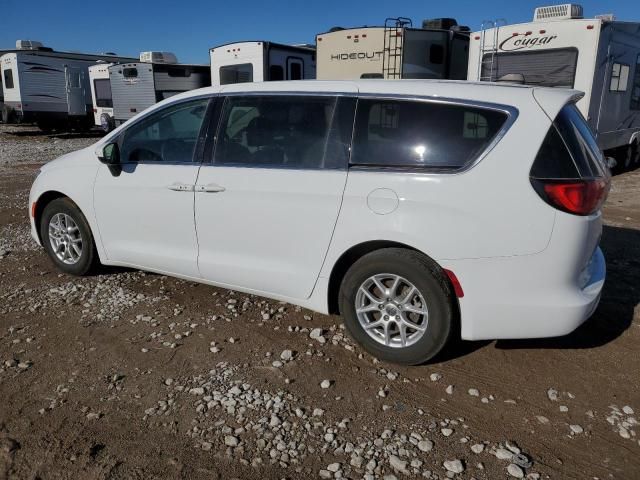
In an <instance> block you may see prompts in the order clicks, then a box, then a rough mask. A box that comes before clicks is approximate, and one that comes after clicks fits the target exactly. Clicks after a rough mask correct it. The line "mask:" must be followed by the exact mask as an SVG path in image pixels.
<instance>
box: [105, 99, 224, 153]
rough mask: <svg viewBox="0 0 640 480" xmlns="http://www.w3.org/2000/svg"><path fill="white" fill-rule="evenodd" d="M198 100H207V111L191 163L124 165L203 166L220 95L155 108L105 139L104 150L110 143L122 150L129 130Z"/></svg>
mask: <svg viewBox="0 0 640 480" xmlns="http://www.w3.org/2000/svg"><path fill="white" fill-rule="evenodd" d="M197 100H207V101H208V103H207V110H206V112H205V114H204V118H203V119H202V125H200V132H199V133H198V138H197V140H196V146H195V148H194V149H193V157H192V158H191V161H190V162H189V161H185V162H165V161H162V160H158V161H153V160H145V161H137V162H122V165H174V166H175V165H202V162H203V154H204V146H205V142H206V140H207V132H209V124H210V122H211V120H212V118H211V117H212V114H213V111H214V107H215V105H216V103H218V101H217V100H218V94H204V95H198V96H194V97H189V98H185V99H181V100H179V101H177V102H171V103H170V104H169V105H166V106H163V107H161V108H154V109H153V110H152V111H150V112H147V113H145V114H144V115H141V116H140V117H139V118H138V117H136V118H135V121H133V122H132V123H131V125H127V128H125V129H124V130H122V131H120V132H117V133H116V134H115V135H112V136H108V137H107V138H105V140H104V143H102V144H101V148H104V146H106V145H108V144H110V143H117V144H118V147H119V148H120V149H121V150H122V142H123V140H124V138H125V136H126V133H127V131H128V130H130V129H131V128H134V127H135V126H136V125H138V124H139V123H140V122H143V121H145V120H146V119H148V118H149V117H151V116H153V115H155V114H156V113H159V112H161V111H162V110H165V109H167V108H173V107H175V106H177V105H183V104H187V103H191V102H195V101H197Z"/></svg>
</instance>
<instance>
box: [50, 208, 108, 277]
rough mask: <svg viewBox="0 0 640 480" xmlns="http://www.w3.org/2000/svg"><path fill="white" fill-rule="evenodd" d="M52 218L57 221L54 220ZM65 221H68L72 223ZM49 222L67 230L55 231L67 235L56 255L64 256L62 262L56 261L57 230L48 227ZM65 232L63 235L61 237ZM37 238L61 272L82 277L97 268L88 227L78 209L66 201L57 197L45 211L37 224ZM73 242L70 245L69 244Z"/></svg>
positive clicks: (96, 259)
mask: <svg viewBox="0 0 640 480" xmlns="http://www.w3.org/2000/svg"><path fill="white" fill-rule="evenodd" d="M54 217H56V218H55V219H54ZM68 219H71V222H69V220H68ZM52 220H53V223H54V224H55V225H58V226H61V227H65V225H66V226H67V227H69V228H68V229H65V228H62V229H60V230H58V232H60V231H63V232H65V233H66V235H67V237H64V239H63V241H65V242H66V245H65V244H63V245H61V246H60V252H59V253H60V254H61V255H63V256H64V257H65V258H64V259H61V258H59V256H58V255H57V254H56V252H55V251H54V243H56V240H55V237H54V234H55V233H56V228H55V227H52V228H50V224H51V223H52ZM62 220H64V221H62ZM65 233H62V235H61V237H62V236H64V234H65ZM52 237H53V238H54V239H53V240H52ZM40 238H41V239H42V244H43V245H44V248H45V250H46V252H47V254H48V255H49V258H51V260H52V261H53V263H54V264H55V265H56V267H58V269H60V270H62V271H63V272H64V273H68V274H70V275H77V276H83V275H87V274H88V273H90V272H91V271H92V270H93V269H94V268H95V267H96V266H97V265H98V254H97V252H96V247H95V242H94V240H93V235H92V234H91V229H90V228H89V224H88V223H87V220H86V219H85V218H84V215H82V212H80V210H79V209H78V207H77V206H76V205H75V204H74V203H73V202H72V201H71V200H69V199H68V198H56V199H55V200H53V201H51V202H50V203H49V204H48V205H47V206H46V207H45V208H44V212H43V213H42V218H41V221H40ZM78 238H79V239H80V241H79V242H78ZM72 240H73V242H71V241H72ZM71 243H74V244H75V245H76V248H73V247H72V246H71ZM67 245H68V246H69V248H67ZM77 247H79V250H80V253H79V254H78V248H77Z"/></svg>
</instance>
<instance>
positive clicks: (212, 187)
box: [196, 183, 226, 193]
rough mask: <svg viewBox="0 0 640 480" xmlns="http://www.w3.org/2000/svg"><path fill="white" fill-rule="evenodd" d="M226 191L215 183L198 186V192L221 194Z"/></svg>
mask: <svg viewBox="0 0 640 480" xmlns="http://www.w3.org/2000/svg"><path fill="white" fill-rule="evenodd" d="M225 190H226V188H224V187H223V186H221V185H217V184H215V183H209V184H207V185H196V192H206V193H219V192H224V191H225Z"/></svg>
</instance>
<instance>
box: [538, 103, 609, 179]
mask: <svg viewBox="0 0 640 480" xmlns="http://www.w3.org/2000/svg"><path fill="white" fill-rule="evenodd" d="M605 175H606V167H605V165H604V159H603V157H602V153H601V152H600V149H599V147H598V145H597V143H596V140H595V138H594V136H593V133H592V132H591V129H590V128H589V125H587V122H586V121H585V119H584V117H583V116H582V114H581V113H580V111H579V110H578V108H577V107H576V106H575V105H573V104H571V105H567V106H565V107H564V108H563V109H562V110H561V111H560V113H559V114H558V116H557V117H556V119H555V121H554V122H553V125H552V126H551V128H550V129H549V132H548V133H547V136H546V137H545V139H544V141H543V142H542V146H541V147H540V150H539V151H538V154H537V156H536V159H535V161H534V163H533V167H532V168H531V176H532V177H533V178H537V179H578V178H583V179H587V178H599V177H603V176H605Z"/></svg>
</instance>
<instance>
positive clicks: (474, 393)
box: [467, 388, 480, 397]
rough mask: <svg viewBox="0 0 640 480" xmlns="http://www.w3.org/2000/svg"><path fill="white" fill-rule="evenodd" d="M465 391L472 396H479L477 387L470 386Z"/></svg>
mask: <svg viewBox="0 0 640 480" xmlns="http://www.w3.org/2000/svg"><path fill="white" fill-rule="evenodd" d="M467 393H469V395H471V396H472V397H479V396H480V392H479V391H478V389H477V388H470V389H469V390H468V392H467Z"/></svg>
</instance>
